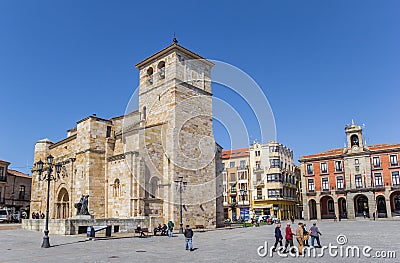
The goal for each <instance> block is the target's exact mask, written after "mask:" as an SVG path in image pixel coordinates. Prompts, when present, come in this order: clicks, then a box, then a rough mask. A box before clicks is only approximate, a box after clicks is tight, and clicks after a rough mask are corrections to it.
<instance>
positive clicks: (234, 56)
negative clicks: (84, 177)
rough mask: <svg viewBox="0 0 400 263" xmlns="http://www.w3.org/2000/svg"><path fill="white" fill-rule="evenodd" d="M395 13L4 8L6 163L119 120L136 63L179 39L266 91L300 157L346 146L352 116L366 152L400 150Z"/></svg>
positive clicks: (0, 141) (379, 7)
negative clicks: (89, 126)
mask: <svg viewBox="0 0 400 263" xmlns="http://www.w3.org/2000/svg"><path fill="white" fill-rule="evenodd" d="M399 11H400V2H399V1H368V0H362V1H361V0H360V1H349V0H346V1H317V0H316V1H294V0H293V1H284V0H283V1H282V0H279V1H250V2H249V1H238V2H237V3H234V2H233V1H159V2H157V1H151V2H148V3H144V1H141V2H136V1H11V0H10V1H5V0H3V1H0V90H1V93H0V94H1V95H0V96H1V102H0V114H1V115H0V116H1V119H2V123H1V124H0V159H3V160H7V161H9V162H11V163H12V164H11V168H16V169H18V170H21V171H24V172H29V169H27V168H26V167H27V166H31V165H32V161H33V147H34V143H35V141H37V140H39V139H42V138H45V137H48V138H50V139H51V140H53V141H58V140H60V139H62V138H64V137H65V135H66V130H67V129H69V128H71V127H73V126H75V123H76V121H78V120H80V119H82V118H84V117H86V116H87V115H90V114H92V113H96V114H97V116H101V117H104V118H110V117H113V116H117V115H122V114H123V113H124V110H125V106H126V105H127V103H128V101H129V99H130V96H131V94H132V93H133V91H134V89H135V88H136V87H137V85H138V71H137V70H136V69H135V67H134V65H135V64H136V63H137V62H139V61H141V60H142V59H144V58H145V57H147V56H149V55H151V54H153V53H154V52H156V51H158V50H160V49H162V48H164V47H165V46H167V45H169V44H170V43H171V41H172V37H173V32H176V34H177V38H178V40H179V43H180V44H181V45H183V46H185V47H186V48H188V49H191V50H193V51H195V52H196V53H199V54H201V55H202V56H204V57H206V58H210V59H216V60H220V61H225V62H227V63H230V64H232V65H235V66H237V67H239V68H241V69H243V70H244V71H245V72H246V73H248V74H249V75H250V76H251V77H252V78H253V79H254V80H255V81H256V82H257V83H258V84H259V85H260V86H261V87H262V89H263V91H264V93H265V94H266V96H267V98H268V100H269V102H270V104H271V107H272V110H273V112H274V115H275V119H276V125H277V136H278V140H279V141H280V142H281V143H283V144H285V145H287V146H288V147H290V148H292V149H293V150H294V152H295V157H296V158H298V157H299V156H300V155H304V154H311V153H315V152H319V151H323V150H326V149H329V148H334V147H342V146H343V143H344V141H345V137H344V126H345V124H347V123H350V122H351V119H352V118H354V119H355V121H356V122H357V123H359V124H362V123H365V125H366V128H365V137H366V138H367V142H368V144H373V143H396V142H400V133H399V128H400V122H399V121H398V114H399V110H398V100H399V97H400V96H399V95H400V89H399V83H400V74H399V73H400V72H399V71H400V49H399V47H400V27H399V25H400V16H399V15H398V14H399ZM214 92H215V93H218V91H214ZM227 100H228V101H229V97H227ZM235 100H236V99H235V98H233V97H232V101H231V103H232V104H235V103H237V101H235ZM216 138H217V141H218V142H220V143H221V144H222V145H223V146H225V145H224V144H225V138H224V133H223V132H221V133H218V132H217V134H216ZM246 143H247V141H246V140H244V141H243V145H245V144H246ZM225 147H226V146H225Z"/></svg>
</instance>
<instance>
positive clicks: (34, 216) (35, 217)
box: [32, 211, 44, 219]
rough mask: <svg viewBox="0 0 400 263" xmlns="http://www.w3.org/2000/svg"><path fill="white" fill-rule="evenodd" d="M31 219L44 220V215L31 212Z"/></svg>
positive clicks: (40, 212)
mask: <svg viewBox="0 0 400 263" xmlns="http://www.w3.org/2000/svg"><path fill="white" fill-rule="evenodd" d="M32 219H44V214H43V212H42V211H39V212H36V213H35V212H32Z"/></svg>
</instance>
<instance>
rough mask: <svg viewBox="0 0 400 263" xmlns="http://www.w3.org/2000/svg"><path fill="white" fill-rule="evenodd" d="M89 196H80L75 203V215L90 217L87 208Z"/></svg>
mask: <svg viewBox="0 0 400 263" xmlns="http://www.w3.org/2000/svg"><path fill="white" fill-rule="evenodd" d="M88 199H89V195H82V196H81V199H80V200H79V203H75V204H74V207H75V208H76V215H90V214H89V208H88Z"/></svg>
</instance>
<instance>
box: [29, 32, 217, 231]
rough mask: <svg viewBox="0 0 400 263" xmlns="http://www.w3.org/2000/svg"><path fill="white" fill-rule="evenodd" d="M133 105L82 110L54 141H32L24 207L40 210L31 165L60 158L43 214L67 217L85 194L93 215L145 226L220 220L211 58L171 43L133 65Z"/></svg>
mask: <svg viewBox="0 0 400 263" xmlns="http://www.w3.org/2000/svg"><path fill="white" fill-rule="evenodd" d="M136 67H137V69H138V70H139V75H140V85H139V105H137V106H138V110H135V111H132V112H127V113H126V114H124V115H123V116H119V117H115V118H111V119H103V118H100V117H98V116H96V115H91V116H88V117H86V118H84V119H82V120H79V121H78V122H77V123H76V127H74V128H72V129H70V130H68V131H67V137H66V138H65V139H63V140H61V141H58V142H52V141H50V140H49V139H44V140H40V141H38V142H36V144H35V153H34V163H35V165H34V167H33V169H32V173H33V180H32V201H31V211H45V210H46V195H47V182H45V181H40V180H39V179H38V178H39V177H38V173H37V167H36V163H37V162H38V161H39V160H42V161H44V162H46V157H47V156H48V155H49V154H51V155H52V156H53V157H54V162H56V163H61V164H62V169H61V172H60V174H59V180H57V181H55V182H54V181H52V182H51V186H50V206H49V210H50V218H51V219H66V220H69V219H72V218H74V216H75V214H76V209H75V208H74V203H76V202H78V201H79V199H80V198H81V196H82V195H89V201H88V208H89V213H90V214H91V215H92V217H93V218H94V219H97V220H99V219H113V220H114V221H113V222H117V221H118V220H121V222H122V221H124V222H127V221H129V220H135V219H145V220H144V221H142V222H145V223H144V224H146V225H147V227H150V228H151V227H154V224H156V222H160V223H166V222H167V221H169V220H172V221H174V222H175V226H176V227H179V223H180V211H182V218H183V225H186V224H190V225H191V226H193V227H194V226H196V225H202V226H204V227H206V228H215V227H219V226H220V225H221V224H223V205H222V204H223V203H222V192H223V185H222V183H223V182H222V177H221V176H220V173H221V170H222V164H221V151H222V149H221V147H220V146H219V145H218V144H217V143H215V141H214V134H213V124H212V88H211V68H212V67H213V63H212V62H210V61H208V60H206V59H204V58H202V57H201V56H199V55H198V54H196V53H194V52H192V51H190V50H188V49H186V48H184V47H182V46H181V45H179V44H178V41H177V40H176V39H174V41H173V43H172V44H171V45H170V46H168V47H166V48H164V49H162V50H161V51H159V52H157V53H155V54H154V55H152V56H150V57H148V58H146V59H144V60H143V61H141V62H139V63H138V64H137V65H136Z"/></svg>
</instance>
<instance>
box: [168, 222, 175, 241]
mask: <svg viewBox="0 0 400 263" xmlns="http://www.w3.org/2000/svg"><path fill="white" fill-rule="evenodd" d="M173 231H174V222H172V221H171V220H169V221H168V237H172V234H173Z"/></svg>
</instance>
